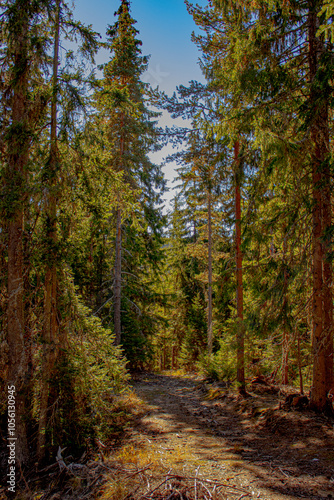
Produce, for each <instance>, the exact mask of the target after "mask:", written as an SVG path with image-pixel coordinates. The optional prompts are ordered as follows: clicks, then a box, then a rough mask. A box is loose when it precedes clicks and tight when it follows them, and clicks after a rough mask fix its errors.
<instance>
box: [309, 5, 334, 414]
mask: <svg viewBox="0 0 334 500" xmlns="http://www.w3.org/2000/svg"><path fill="white" fill-rule="evenodd" d="M317 13H318V9H317V5H316V2H314V1H311V0H310V1H309V14H308V36H309V54H308V59H309V72H310V84H311V90H310V114H311V115H312V116H313V119H312V123H311V126H310V134H311V145H312V152H311V158H312V184H313V269H312V271H313V302H312V305H313V338H312V348H313V383H312V391H311V401H310V405H311V407H312V408H313V409H315V410H317V411H323V410H325V409H326V407H327V405H328V399H327V395H328V392H329V391H330V390H331V389H332V388H333V299H332V267H331V263H330V262H329V261H328V260H327V254H328V251H329V250H330V243H328V240H326V238H327V237H328V230H329V228H330V225H331V200H330V177H329V165H328V157H329V123H328V96H327V95H325V93H324V92H323V94H322V95H321V99H319V91H318V88H317V86H316V85H314V83H315V79H316V78H317V71H318V68H319V58H320V55H321V53H322V52H323V51H324V42H323V41H322V40H321V38H319V37H317V35H316V32H317V29H318V25H319V18H318V15H317Z"/></svg>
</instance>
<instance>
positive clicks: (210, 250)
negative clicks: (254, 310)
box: [208, 188, 212, 357]
mask: <svg viewBox="0 0 334 500" xmlns="http://www.w3.org/2000/svg"><path fill="white" fill-rule="evenodd" d="M211 204H212V203H211V188H210V189H209V193H208V271H209V272H208V274H209V276H208V278H209V280H208V281H209V283H208V355H209V357H210V356H211V355H212V214H211V210H212V206H211Z"/></svg>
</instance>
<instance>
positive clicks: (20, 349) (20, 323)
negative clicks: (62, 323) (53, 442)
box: [6, 2, 30, 464]
mask: <svg viewBox="0 0 334 500" xmlns="http://www.w3.org/2000/svg"><path fill="white" fill-rule="evenodd" d="M16 8H17V9H18V13H17V14H16V17H17V24H19V25H20V26H19V29H18V26H16V29H15V40H14V41H13V46H14V66H13V75H14V88H13V95H12V109H11V114H12V126H11V136H10V140H8V146H7V148H8V149H7V151H8V172H7V179H6V184H7V189H8V198H9V200H10V204H11V207H10V214H9V221H8V281H7V287H8V288H7V290H8V307H7V318H8V323H7V341H8V347H9V370H8V385H9V386H14V387H15V391H16V404H15V406H16V408H15V410H16V429H15V438H16V458H17V460H18V461H19V462H20V463H21V464H25V463H27V462H28V460H29V448H28V442H27V428H26V422H27V420H28V415H27V401H28V398H29V395H28V394H27V391H28V388H29V386H30V384H29V368H28V355H27V352H26V347H27V346H26V345H25V320H24V281H23V273H24V270H23V231H24V222H23V221H24V200H25V198H26V195H25V183H26V173H25V172H26V167H27V162H28V151H29V138H28V121H27V104H28V103H27V93H28V77H27V72H28V48H27V46H28V25H29V16H28V6H27V5H26V4H25V3H24V2H23V3H20V6H16Z"/></svg>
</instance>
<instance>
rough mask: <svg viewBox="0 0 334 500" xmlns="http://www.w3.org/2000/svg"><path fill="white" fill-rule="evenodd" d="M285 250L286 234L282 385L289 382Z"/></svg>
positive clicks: (284, 263)
mask: <svg viewBox="0 0 334 500" xmlns="http://www.w3.org/2000/svg"><path fill="white" fill-rule="evenodd" d="M286 252H287V238H286V236H285V237H284V240H283V266H284V270H283V272H284V284H283V293H284V299H283V342H282V385H288V383H289V343H290V342H289V340H290V338H289V337H290V336H289V331H288V327H287V318H286V315H287V310H286V309H287V303H288V298H287V293H288V290H287V288H288V272H287V268H286V266H287V259H286Z"/></svg>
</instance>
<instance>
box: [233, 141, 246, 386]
mask: <svg viewBox="0 0 334 500" xmlns="http://www.w3.org/2000/svg"><path fill="white" fill-rule="evenodd" d="M239 151H240V145H239V141H236V142H235V144H234V161H235V236H236V275H237V276H236V278H237V290H236V299H237V382H238V386H239V391H240V392H241V393H243V392H245V386H246V385H245V337H244V324H243V319H244V316H243V307H244V304H243V285H242V253H241V190H240V159H239Z"/></svg>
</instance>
